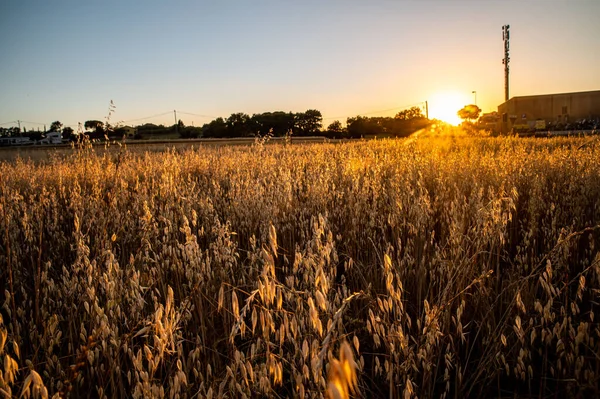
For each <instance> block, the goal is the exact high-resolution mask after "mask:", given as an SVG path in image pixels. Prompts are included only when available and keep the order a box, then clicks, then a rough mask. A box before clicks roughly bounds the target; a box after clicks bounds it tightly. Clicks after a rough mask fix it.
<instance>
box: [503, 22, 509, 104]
mask: <svg viewBox="0 0 600 399" xmlns="http://www.w3.org/2000/svg"><path fill="white" fill-rule="evenodd" d="M509 29H510V25H504V26H502V40H503V41H504V58H503V59H502V64H503V65H504V101H508V63H509V62H510V57H509V54H508V52H509V50H510V45H509V40H510V32H509Z"/></svg>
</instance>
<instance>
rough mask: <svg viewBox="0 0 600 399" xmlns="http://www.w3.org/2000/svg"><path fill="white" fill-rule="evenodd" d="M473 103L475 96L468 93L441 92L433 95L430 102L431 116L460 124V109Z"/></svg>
mask: <svg viewBox="0 0 600 399" xmlns="http://www.w3.org/2000/svg"><path fill="white" fill-rule="evenodd" d="M472 103H473V98H471V97H469V96H468V95H466V94H462V93H460V92H454V91H449V92H439V93H436V94H434V95H433V96H432V97H431V100H430V102H429V117H430V118H432V119H439V120H441V121H444V122H446V123H449V124H451V125H454V126H458V125H459V124H460V123H461V122H462V120H461V119H460V118H459V117H458V115H457V112H458V110H459V109H461V108H462V107H464V106H465V105H467V104H472Z"/></svg>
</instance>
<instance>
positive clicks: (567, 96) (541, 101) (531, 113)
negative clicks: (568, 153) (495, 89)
mask: <svg viewBox="0 0 600 399" xmlns="http://www.w3.org/2000/svg"><path fill="white" fill-rule="evenodd" d="M498 116H499V122H498V123H499V127H498V130H499V131H500V132H502V133H509V132H512V131H523V130H544V129H546V130H549V129H552V128H553V127H556V128H564V126H568V125H569V124H573V123H575V122H580V121H582V120H596V121H597V120H598V119H599V118H600V90H596V91H583V92H577V93H562V94H544V95H537V96H520V97H513V98H511V99H510V100H508V101H506V102H505V103H503V104H500V105H499V106H498Z"/></svg>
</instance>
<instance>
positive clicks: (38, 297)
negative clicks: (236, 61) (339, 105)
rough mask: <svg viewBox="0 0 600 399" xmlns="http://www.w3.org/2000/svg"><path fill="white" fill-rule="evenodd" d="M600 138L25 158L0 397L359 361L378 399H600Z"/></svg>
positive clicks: (0, 236)
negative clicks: (42, 159)
mask: <svg viewBox="0 0 600 399" xmlns="http://www.w3.org/2000/svg"><path fill="white" fill-rule="evenodd" d="M598 150H599V147H598V145H597V144H596V143H595V142H586V141H584V139H553V140H524V139H514V138H496V139H493V138H487V139H484V138H482V139H468V138H451V139H446V140H442V139H430V140H425V139H423V140H420V139H419V140H413V141H406V140H384V141H369V142H355V143H346V144H335V145H334V144H317V145H295V146H292V145H260V144H257V145H255V146H253V147H245V148H241V147H239V148H238V147H218V148H199V149H195V150H189V151H185V152H174V151H168V152H165V153H136V152H132V151H126V150H124V151H122V152H119V153H118V154H115V153H112V154H111V153H105V154H102V155H100V154H96V153H95V152H94V150H92V149H90V148H86V149H80V150H78V151H75V152H74V153H73V154H72V155H71V156H68V157H66V158H64V159H62V158H61V159H58V158H57V159H54V160H51V161H49V162H46V163H43V164H34V163H31V162H25V161H17V162H13V163H2V164H0V265H2V266H1V269H0V270H1V271H0V286H1V287H3V289H2V292H1V293H0V295H1V299H0V304H1V306H2V307H1V310H0V315H1V320H0V358H2V359H1V360H2V362H0V371H2V373H1V374H0V396H3V395H4V396H5V397H16V396H21V395H23V396H24V397H29V396H49V397H52V396H58V397H68V396H70V397H82V396H93V397H134V398H142V397H144V398H145V397H169V398H176V397H180V398H186V397H213V398H216V397H246V398H251V397H263V396H271V397H300V398H302V397H309V398H312V397H322V396H323V395H326V392H328V386H329V388H330V389H329V392H330V393H329V394H330V395H333V394H332V390H331V387H332V386H333V385H332V378H334V379H335V378H341V377H339V376H340V375H341V376H343V375H344V373H343V366H340V365H343V364H345V363H344V362H343V361H341V360H342V358H340V361H338V360H337V359H336V356H335V354H337V353H338V350H340V351H341V352H340V356H341V357H343V358H345V359H346V360H347V359H352V358H353V359H356V366H357V369H358V373H357V376H356V377H357V378H356V380H353V379H352V378H351V375H349V376H350V377H348V378H349V379H348V383H349V384H350V385H349V386H348V387H346V388H345V391H344V390H343V389H341V388H340V389H341V390H340V392H345V393H349V392H352V389H354V387H355V391H354V392H355V393H354V394H355V395H356V396H361V397H405V398H411V397H417V396H418V397H420V398H434V397H435V398H437V397H442V398H449V397H486V396H493V397H509V396H510V397H513V396H515V395H516V396H521V397H540V398H546V397H565V396H574V397H584V396H586V397H587V396H598V395H600V390H599V388H598V383H599V379H600V355H599V354H600V343H599V342H600V325H599V323H598V321H597V320H596V319H595V317H594V315H595V312H596V311H597V309H598V306H599V300H600V256H599V255H598V250H597V248H598V243H597V241H598V239H599V238H600V228H599V227H598V224H599V219H600V213H599V212H600V158H599V157H598V155H599V153H598ZM343 342H350V343H351V347H350V346H349V345H347V344H343V345H342V343H343ZM342 354H343V356H342ZM339 367H342V368H341V369H339ZM338 369H339V370H342V371H340V372H338V373H337V374H336V370H338ZM328 373H329V375H330V377H329V385H328V381H327V375H328ZM332 375H333V377H331V376H332ZM336 375H337V376H338V377H335V376H336ZM342 380H343V378H342Z"/></svg>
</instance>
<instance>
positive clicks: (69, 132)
mask: <svg viewBox="0 0 600 399" xmlns="http://www.w3.org/2000/svg"><path fill="white" fill-rule="evenodd" d="M73 136H74V135H73V128H71V127H69V126H67V127H64V128H63V130H62V137H63V139H66V140H71V139H72V138H73Z"/></svg>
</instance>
